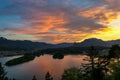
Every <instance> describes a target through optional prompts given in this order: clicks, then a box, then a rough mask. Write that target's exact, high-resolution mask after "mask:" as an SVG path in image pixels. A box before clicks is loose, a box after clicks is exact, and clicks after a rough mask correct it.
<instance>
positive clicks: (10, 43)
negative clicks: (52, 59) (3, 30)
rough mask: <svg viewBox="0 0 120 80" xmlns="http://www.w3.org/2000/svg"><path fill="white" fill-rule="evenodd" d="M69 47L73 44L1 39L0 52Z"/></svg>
mask: <svg viewBox="0 0 120 80" xmlns="http://www.w3.org/2000/svg"><path fill="white" fill-rule="evenodd" d="M69 46H72V44H71V43H61V44H48V43H45V42H32V41H29V40H8V39H6V38H3V37H0V50H34V49H46V48H64V47H69Z"/></svg>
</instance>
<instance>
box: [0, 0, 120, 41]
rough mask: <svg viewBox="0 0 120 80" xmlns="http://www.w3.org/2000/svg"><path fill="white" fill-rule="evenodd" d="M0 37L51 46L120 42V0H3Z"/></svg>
mask: <svg viewBox="0 0 120 80" xmlns="http://www.w3.org/2000/svg"><path fill="white" fill-rule="evenodd" d="M0 37H5V38H8V39H14V40H32V41H39V42H48V43H61V42H80V41H82V40H84V39H86V38H93V37H95V38H99V39H102V40H115V39H120V0H0Z"/></svg>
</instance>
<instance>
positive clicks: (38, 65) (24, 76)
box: [5, 55, 86, 80]
mask: <svg viewBox="0 0 120 80" xmlns="http://www.w3.org/2000/svg"><path fill="white" fill-rule="evenodd" d="M85 57H86V56H85V55H66V56H64V58H63V59H53V56H52V55H44V56H40V57H36V58H35V59H34V60H32V61H30V62H27V63H24V64H21V65H17V66H13V67H5V68H6V71H7V72H8V73H7V75H8V76H9V77H11V78H13V77H14V78H16V79H18V80H31V79H32V77H33V75H36V78H37V79H38V80H44V78H45V75H46V72H50V74H51V75H52V77H53V78H54V80H60V78H61V75H62V73H63V72H64V70H65V69H68V68H71V67H80V65H81V64H82V63H84V60H83V59H84V58H85ZM6 59H7V58H6Z"/></svg>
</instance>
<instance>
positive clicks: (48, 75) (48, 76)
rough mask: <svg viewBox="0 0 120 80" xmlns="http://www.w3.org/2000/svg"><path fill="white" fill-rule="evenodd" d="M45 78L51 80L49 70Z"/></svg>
mask: <svg viewBox="0 0 120 80" xmlns="http://www.w3.org/2000/svg"><path fill="white" fill-rule="evenodd" d="M45 80H53V77H52V76H51V75H50V73H49V72H47V73H46V75H45Z"/></svg>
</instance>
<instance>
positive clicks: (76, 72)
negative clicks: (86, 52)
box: [62, 68, 84, 80]
mask: <svg viewBox="0 0 120 80" xmlns="http://www.w3.org/2000/svg"><path fill="white" fill-rule="evenodd" d="M83 78H84V77H83V74H82V73H81V72H80V69H77V68H71V69H67V70H65V71H64V73H63V75H62V80H83Z"/></svg>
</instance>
